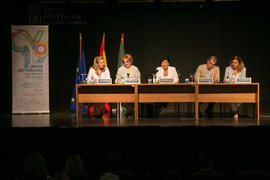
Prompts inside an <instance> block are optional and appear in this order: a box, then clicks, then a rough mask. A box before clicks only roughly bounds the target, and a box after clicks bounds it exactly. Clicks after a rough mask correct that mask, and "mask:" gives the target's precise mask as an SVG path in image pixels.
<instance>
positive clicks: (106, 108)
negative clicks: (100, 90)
mask: <svg viewBox="0 0 270 180" xmlns="http://www.w3.org/2000/svg"><path fill="white" fill-rule="evenodd" d="M99 55H100V56H102V57H103V59H104V65H105V67H107V60H106V53H105V33H103V37H102V42H101V46H100V51H99ZM105 111H107V112H109V111H110V106H109V104H108V103H105Z"/></svg>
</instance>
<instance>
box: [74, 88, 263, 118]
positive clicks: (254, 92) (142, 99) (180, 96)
mask: <svg viewBox="0 0 270 180" xmlns="http://www.w3.org/2000/svg"><path fill="white" fill-rule="evenodd" d="M259 90H260V84H259V83H241V84H240V83H236V84H232V83H226V84H225V83H214V84H198V83H178V84H134V85H126V84H109V85H100V84H95V85H93V84H77V86H76V119H77V120H78V119H79V118H80V115H81V107H80V103H105V102H108V103H134V114H135V115H134V118H135V120H138V118H139V117H138V110H139V108H138V104H139V103H159V102H192V103H195V119H196V120H198V119H199V103H200V102H207V103H209V102H217V103H239V102H240V103H255V104H256V118H257V119H258V120H259V117H260V115H259V112H260V111H259V109H260V106H259V103H260V93H259Z"/></svg>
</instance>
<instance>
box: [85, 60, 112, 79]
mask: <svg viewBox="0 0 270 180" xmlns="http://www.w3.org/2000/svg"><path fill="white" fill-rule="evenodd" d="M110 78H111V75H110V71H109V68H108V67H106V66H105V64H104V59H103V57H102V56H96V57H95V58H94V63H93V66H91V67H90V69H89V72H88V76H87V78H86V81H87V83H89V82H90V80H91V79H94V82H95V83H97V80H98V79H110Z"/></svg>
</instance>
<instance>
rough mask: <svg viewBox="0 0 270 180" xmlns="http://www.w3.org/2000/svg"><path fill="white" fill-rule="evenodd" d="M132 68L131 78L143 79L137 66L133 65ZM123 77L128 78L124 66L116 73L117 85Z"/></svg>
mask: <svg viewBox="0 0 270 180" xmlns="http://www.w3.org/2000/svg"><path fill="white" fill-rule="evenodd" d="M130 68H131V69H130V74H129V78H141V73H140V71H139V69H138V68H137V67H136V66H134V65H131V67H130ZM121 77H124V78H127V72H126V67H125V66H124V65H122V66H121V67H120V68H118V71H117V73H116V79H115V83H118V82H119V81H120V79H121Z"/></svg>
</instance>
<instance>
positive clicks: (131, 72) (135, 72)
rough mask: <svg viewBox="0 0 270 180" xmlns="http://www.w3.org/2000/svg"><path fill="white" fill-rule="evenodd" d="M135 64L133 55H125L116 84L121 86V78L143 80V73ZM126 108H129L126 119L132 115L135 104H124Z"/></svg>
mask: <svg viewBox="0 0 270 180" xmlns="http://www.w3.org/2000/svg"><path fill="white" fill-rule="evenodd" d="M133 62H134V58H133V57H132V55H131V54H124V55H123V58H122V63H123V65H122V66H121V67H120V68H118V70H117V73H116V78H115V83H116V84H119V83H120V80H121V78H141V73H140V71H139V69H138V68H137V67H136V66H134V65H132V64H133ZM122 105H123V106H124V107H126V108H127V112H126V114H125V116H126V118H128V117H129V116H130V115H131V114H132V109H133V107H134V104H133V103H132V104H130V103H122Z"/></svg>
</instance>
